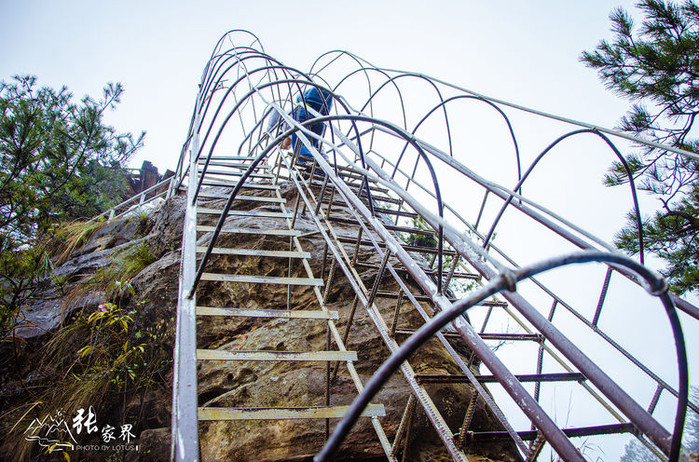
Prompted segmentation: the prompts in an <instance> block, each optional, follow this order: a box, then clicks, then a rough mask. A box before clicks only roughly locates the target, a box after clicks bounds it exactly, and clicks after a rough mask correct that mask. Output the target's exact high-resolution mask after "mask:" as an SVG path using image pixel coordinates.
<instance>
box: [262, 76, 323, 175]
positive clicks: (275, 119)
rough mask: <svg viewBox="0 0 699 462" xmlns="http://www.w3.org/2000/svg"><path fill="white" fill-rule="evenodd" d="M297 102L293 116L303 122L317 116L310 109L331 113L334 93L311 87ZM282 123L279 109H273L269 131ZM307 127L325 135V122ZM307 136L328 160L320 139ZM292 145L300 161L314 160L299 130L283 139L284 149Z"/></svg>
mask: <svg viewBox="0 0 699 462" xmlns="http://www.w3.org/2000/svg"><path fill="white" fill-rule="evenodd" d="M296 103H297V104H296V106H295V107H294V109H293V110H292V111H291V116H292V117H293V118H294V120H295V121H297V122H299V123H303V122H305V121H307V120H310V119H313V118H315V117H316V116H315V115H314V114H313V113H312V112H311V111H310V110H309V109H312V110H314V111H317V112H318V113H319V114H320V115H321V116H325V115H328V114H329V113H330V109H331V108H332V95H331V94H330V93H328V92H327V91H325V90H321V89H318V88H316V87H311V88H309V89H308V90H306V91H305V92H304V93H303V95H299V96H298V98H297V99H296ZM280 123H281V124H283V122H281V117H280V115H279V113H278V112H277V111H273V113H272V115H271V116H270V121H269V124H268V126H267V131H268V132H271V131H272V130H273V129H274V128H276V126H277V125H279V124H280ZM281 128H282V130H283V129H285V125H281ZM306 128H307V129H308V130H310V131H311V132H313V133H315V134H316V135H318V136H319V137H320V136H323V131H324V130H325V123H324V122H319V123H315V124H311V125H310V126H308V125H307V126H306ZM307 138H308V139H309V141H310V143H311V145H312V146H313V147H314V148H315V149H317V150H318V152H320V154H321V155H322V156H323V157H324V158H325V159H326V160H327V156H326V155H325V153H324V152H323V149H322V147H321V142H320V140H319V139H316V138H313V137H310V136H308V137H307ZM291 147H293V151H294V155H298V157H297V162H298V163H301V164H303V163H307V162H311V161H312V160H313V155H312V154H311V151H310V150H309V149H308V147H306V145H304V144H303V142H302V141H301V139H300V138H299V136H298V131H297V132H294V133H293V134H292V135H291V136H290V137H287V138H285V139H284V141H282V144H281V148H282V149H289V148H291Z"/></svg>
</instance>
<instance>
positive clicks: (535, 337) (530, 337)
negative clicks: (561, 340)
mask: <svg viewBox="0 0 699 462" xmlns="http://www.w3.org/2000/svg"><path fill="white" fill-rule="evenodd" d="M414 333H415V331H414V330H406V329H398V330H396V335H413V334H414ZM442 335H444V336H445V337H447V338H459V339H460V338H461V336H460V335H459V334H457V333H456V332H442ZM478 336H479V337H480V338H482V339H483V340H504V341H508V342H510V341H533V342H538V341H540V340H541V335H540V334H489V333H479V334H478Z"/></svg>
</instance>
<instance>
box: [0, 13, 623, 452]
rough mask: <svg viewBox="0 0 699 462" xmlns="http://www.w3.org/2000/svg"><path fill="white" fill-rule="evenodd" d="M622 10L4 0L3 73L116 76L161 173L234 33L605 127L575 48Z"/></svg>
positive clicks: (120, 122)
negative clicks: (357, 59)
mask: <svg viewBox="0 0 699 462" xmlns="http://www.w3.org/2000/svg"><path fill="white" fill-rule="evenodd" d="M617 6H623V7H624V8H626V9H627V10H630V11H633V2H631V1H620V0H586V1H572V0H568V1H561V0H530V1H526V2H523V1H509V2H503V1H501V2H487V1H456V0H453V1H440V0H420V1H412V0H410V1H407V0H406V1H385V2H379V1H378V0H373V1H371V0H370V1H367V0H353V1H351V2H341V1H337V2H331V1H328V0H325V1H307V2H303V1H286V2H283V1H257V2H253V1H250V0H245V1H231V0H229V1H199V2H194V1H189V2H184V1H174V0H171V1H148V2H145V1H142V0H140V1H134V0H122V1H118V2H117V1H107V0H102V1H95V0H90V1H87V0H81V1H59V0H0V43H3V45H4V47H3V51H2V53H1V54H0V79H2V80H7V79H9V78H10V77H11V76H13V75H16V74H32V75H36V76H37V77H38V79H39V84H41V85H49V86H54V87H58V86H61V85H66V86H67V87H68V88H69V89H70V90H71V91H72V92H73V93H74V94H75V96H76V97H77V98H80V97H82V96H83V95H85V94H90V95H93V96H95V97H98V96H99V95H100V93H101V88H102V87H103V86H104V84H105V83H106V82H121V83H122V84H123V85H124V87H125V89H126V93H125V95H124V97H123V99H122V103H121V104H120V105H119V107H118V109H117V110H116V111H115V112H112V113H110V114H109V115H108V118H107V121H108V123H110V124H112V125H114V126H115V127H116V128H117V129H118V130H119V131H131V132H134V133H138V132H140V131H141V130H145V131H147V135H146V139H145V147H144V148H143V149H142V150H141V151H140V152H139V154H138V155H137V156H135V157H134V158H133V159H132V161H131V164H132V166H139V165H140V164H141V162H142V161H143V160H150V161H152V162H153V163H154V164H155V165H156V166H157V167H158V168H159V169H160V170H161V172H162V171H164V170H165V169H167V168H170V169H174V168H175V166H176V164H177V158H178V156H179V152H180V148H181V146H182V143H183V141H184V140H185V137H186V130H187V128H188V125H189V120H190V116H191V111H192V107H193V102H194V98H195V95H196V92H197V84H198V82H199V79H200V76H201V72H202V69H203V66H204V65H205V63H206V60H207V59H208V57H209V55H210V53H211V51H212V48H213V47H214V45H215V44H216V42H217V40H218V39H219V38H220V37H221V35H223V34H224V33H225V32H226V31H228V30H230V29H240V28H242V29H248V30H250V31H252V32H253V33H255V34H256V35H257V36H258V37H259V38H260V40H261V42H262V44H263V45H264V47H265V50H266V51H267V52H268V53H269V54H270V55H272V56H274V57H276V58H277V59H279V60H280V61H282V62H283V63H285V64H287V65H290V66H293V67H295V68H298V69H301V70H308V69H309V68H310V66H311V64H312V63H313V61H314V60H315V58H316V57H318V56H319V55H320V54H322V53H324V52H326V51H330V50H335V49H344V50H348V51H351V52H353V53H355V54H357V55H359V56H361V57H363V58H365V59H367V60H368V61H370V62H372V63H373V64H375V65H378V66H381V67H387V68H393V69H403V70H409V71H416V72H422V73H425V74H429V75H431V76H433V77H437V78H440V79H442V80H445V81H448V82H451V83H454V84H457V85H459V86H462V87H466V88H468V89H471V90H474V91H476V92H479V93H482V94H485V95H488V96H492V97H495V98H499V99H504V100H509V101H512V102H515V103H518V104H521V105H525V106H529V107H532V108H535V109H539V110H543V111H547V112H552V113H555V114H559V115H562V116H567V117H571V118H575V119H578V120H582V121H586V122H590V123H594V124H597V125H602V126H607V127H613V126H614V125H616V123H617V121H618V120H619V118H620V117H621V116H622V115H623V114H624V112H625V111H626V109H627V107H628V102H626V101H623V100H621V99H619V98H618V97H616V96H615V95H614V94H612V93H611V92H609V91H608V90H606V89H605V88H604V86H603V84H602V83H601V82H600V81H599V79H598V77H597V75H596V72H595V71H593V70H590V69H588V68H586V67H585V66H584V65H583V64H582V63H580V62H579V57H580V54H581V53H582V52H583V51H584V50H592V49H594V48H595V46H596V45H597V43H598V42H599V40H600V39H602V38H611V36H612V34H611V32H610V30H609V27H610V22H609V13H610V11H611V10H612V9H613V8H615V7H617ZM549 141H551V140H550V139H546V140H542V141H541V142H542V143H545V142H546V143H547V142H549ZM530 154H534V153H533V152H532V153H530ZM561 161H562V162H564V161H565V160H564V159H562V160H561ZM604 163H605V165H601V166H600V172H602V171H604V169H605V168H606V165H607V160H604ZM561 168H565V167H561ZM600 177H601V173H600V174H597V173H596V174H595V179H594V181H595V182H597V181H598V180H597V179H596V178H600ZM597 184H599V183H597ZM585 200H587V201H590V198H589V197H586V198H585ZM570 208H572V207H570ZM627 209H628V206H627V205H623V206H621V207H620V209H619V210H620V211H625V210H627ZM594 214H596V215H599V214H600V211H599V210H597V211H594ZM617 215H619V216H620V214H617ZM618 227H619V226H618V225H617V224H616V223H613V224H611V225H610V229H612V231H614V230H616V229H618ZM610 460H611V459H610Z"/></svg>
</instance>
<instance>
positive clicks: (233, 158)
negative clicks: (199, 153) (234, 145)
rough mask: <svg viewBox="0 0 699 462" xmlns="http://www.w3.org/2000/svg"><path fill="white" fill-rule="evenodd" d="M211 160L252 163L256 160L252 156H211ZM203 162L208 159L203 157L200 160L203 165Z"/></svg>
mask: <svg viewBox="0 0 699 462" xmlns="http://www.w3.org/2000/svg"><path fill="white" fill-rule="evenodd" d="M211 160H212V161H217V160H243V161H245V160H249V161H250V162H252V161H253V160H255V158H254V157H250V156H211ZM202 161H203V162H205V161H206V159H205V158H203V157H201V158H200V159H199V162H200V163H201V162H202Z"/></svg>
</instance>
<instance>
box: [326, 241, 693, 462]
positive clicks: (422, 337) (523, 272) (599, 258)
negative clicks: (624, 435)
mask: <svg viewBox="0 0 699 462" xmlns="http://www.w3.org/2000/svg"><path fill="white" fill-rule="evenodd" d="M588 262H607V263H614V264H616V265H621V266H625V267H626V268H628V269H629V270H631V271H634V272H636V273H637V274H638V275H639V276H640V277H642V278H643V279H644V280H645V281H646V282H647V284H648V291H649V292H650V294H651V295H654V296H658V297H660V299H661V302H662V304H663V306H664V308H665V311H666V314H667V315H668V319H669V321H670V325H671V327H672V331H673V336H674V337H675V345H676V352H677V360H678V369H679V376H680V387H679V388H680V395H681V398H680V399H679V400H678V405H677V411H676V415H675V426H674V434H673V437H672V440H671V441H669V442H668V441H654V442H655V443H656V444H658V446H659V447H661V449H663V450H664V451H665V452H666V453H667V454H668V455H669V460H670V462H676V461H677V460H678V459H679V455H680V449H681V441H682V432H683V425H684V419H685V415H686V407H687V396H688V390H689V388H688V372H687V355H686V350H685V347H684V334H683V333H682V327H681V325H680V323H679V318H678V317H677V312H676V311H675V308H674V306H673V305H672V301H671V300H670V298H669V296H668V295H667V284H666V283H665V281H664V280H663V279H661V278H658V277H657V276H656V275H655V274H653V273H652V272H651V271H650V270H648V269H647V268H645V267H644V266H642V265H639V264H638V263H636V262H635V261H633V260H630V259H628V258H626V257H623V256H620V255H615V254H608V253H603V252H595V251H592V252H582V253H576V254H572V255H568V256H564V257H559V258H557V259H552V260H548V261H544V262H541V263H538V264H535V265H531V266H528V267H525V268H521V269H518V270H516V271H512V272H508V273H501V274H500V275H499V277H498V278H497V279H494V280H493V281H491V282H490V283H489V284H488V285H487V286H485V287H483V288H481V289H480V290H478V291H477V292H475V293H474V294H473V295H470V296H469V297H467V298H465V299H463V300H459V301H458V302H455V303H454V304H452V306H451V307H450V308H449V309H447V310H444V311H442V312H440V313H439V314H437V315H436V316H435V317H434V318H432V319H431V320H430V322H428V323H426V324H425V325H423V326H422V327H421V328H420V329H418V331H417V332H415V333H414V334H413V335H411V336H410V338H408V339H407V340H406V341H405V342H404V343H403V344H402V345H401V347H400V349H399V350H398V351H396V352H395V353H394V354H392V355H391V356H390V357H389V358H388V359H387V360H386V361H385V362H384V363H383V364H382V365H381V367H380V368H379V369H378V370H377V371H376V373H374V375H373V376H372V378H371V379H370V380H369V381H368V382H367V384H366V385H365V388H364V390H363V391H362V392H361V393H360V394H359V396H357V398H356V399H355V400H354V402H353V403H352V406H351V407H350V410H349V411H348V412H347V414H346V415H345V417H344V418H343V420H342V421H341V422H340V423H339V424H338V426H337V427H336V428H335V431H334V432H333V434H332V436H331V437H330V439H329V440H328V441H327V442H326V444H325V446H324V447H323V449H322V450H321V452H319V453H318V455H316V457H315V458H314V461H315V462H324V461H327V460H331V458H332V456H333V454H335V452H336V451H337V449H338V448H339V446H340V444H341V443H342V441H343V440H344V438H345V437H346V435H347V434H348V433H349V431H350V430H351V428H352V426H353V425H354V424H355V423H356V421H357V419H358V418H359V416H360V415H361V413H362V411H363V410H364V408H365V407H366V405H367V404H369V402H370V401H371V400H372V399H373V397H374V396H375V395H376V393H378V391H379V390H380V389H381V387H382V386H383V384H384V383H385V382H386V381H387V380H388V379H389V378H390V377H391V375H393V373H394V372H395V371H396V370H398V368H399V367H400V366H401V364H402V363H403V362H404V361H406V360H407V359H408V358H409V357H410V356H411V355H412V354H413V353H414V352H415V351H416V350H417V349H418V348H419V347H420V346H422V345H423V344H424V343H425V342H426V341H427V340H429V339H430V338H431V337H432V336H433V335H434V334H435V333H437V332H438V331H439V330H440V329H442V328H443V327H444V326H446V325H447V324H449V323H450V322H452V321H454V320H455V319H457V318H458V317H459V316H460V315H462V314H463V313H465V312H466V311H467V310H468V309H469V308H470V307H472V306H474V305H475V304H477V303H479V302H481V301H483V300H485V299H486V298H487V297H489V296H492V295H494V294H496V293H499V292H502V291H505V290H507V291H513V290H516V288H515V284H516V283H517V282H519V281H522V280H524V279H527V278H530V277H532V276H534V275H536V274H539V273H541V272H544V271H548V270H550V269H553V268H558V267H562V266H566V265H570V264H575V263H588ZM469 340H471V341H472V342H473V345H471V346H472V347H473V346H476V347H480V348H482V347H485V348H486V349H487V348H488V347H487V345H485V343H483V344H482V345H478V344H479V343H482V340H481V339H480V337H478V336H477V334H475V332H474V335H473V336H472V337H471V338H469ZM481 359H484V358H481ZM484 361H485V359H484ZM489 361H490V358H489ZM486 365H487V366H488V368H489V369H491V370H492V369H493V367H492V366H491V364H488V363H486ZM494 365H495V364H493V366H494ZM503 367H504V366H503ZM504 371H506V372H509V371H508V370H507V369H506V368H505V369H504ZM509 375H510V376H509V377H508V376H507V374H505V377H500V376H498V380H499V381H500V382H501V384H502V385H503V387H505V388H506V389H508V391H510V386H511V385H513V384H515V383H516V384H518V385H519V387H521V384H519V382H518V381H517V379H516V378H514V376H511V374H509ZM515 388H517V385H515ZM510 393H511V394H513V393H512V392H510ZM526 395H527V396H528V394H526ZM513 398H515V399H516V400H518V399H520V398H521V397H515V396H513ZM531 404H532V405H538V403H536V402H535V401H534V402H533V403H531ZM523 410H525V412H527V414H528V417H530V418H531V419H532V421H536V420H539V418H540V415H539V414H537V413H534V412H532V411H531V410H529V411H528V410H527V409H525V408H523ZM542 412H543V411H542ZM529 414H531V415H529ZM537 426H538V427H539V428H540V429H541V430H542V431H544V429H543V427H544V426H545V424H544V423H543V422H541V423H539V425H537ZM554 426H555V424H554ZM546 436H547V439H548V438H549V437H550V436H549V435H546ZM549 442H550V443H551V444H552V446H554V448H555V449H556V451H557V452H558V453H559V455H561V456H562V457H564V458H565V460H581V461H583V460H585V459H584V458H583V457H582V455H580V453H579V452H578V451H577V449H576V448H575V447H573V446H572V445H571V444H570V442H569V441H568V440H567V438H566V439H565V441H552V440H550V439H549ZM566 442H567V443H568V444H566Z"/></svg>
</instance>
